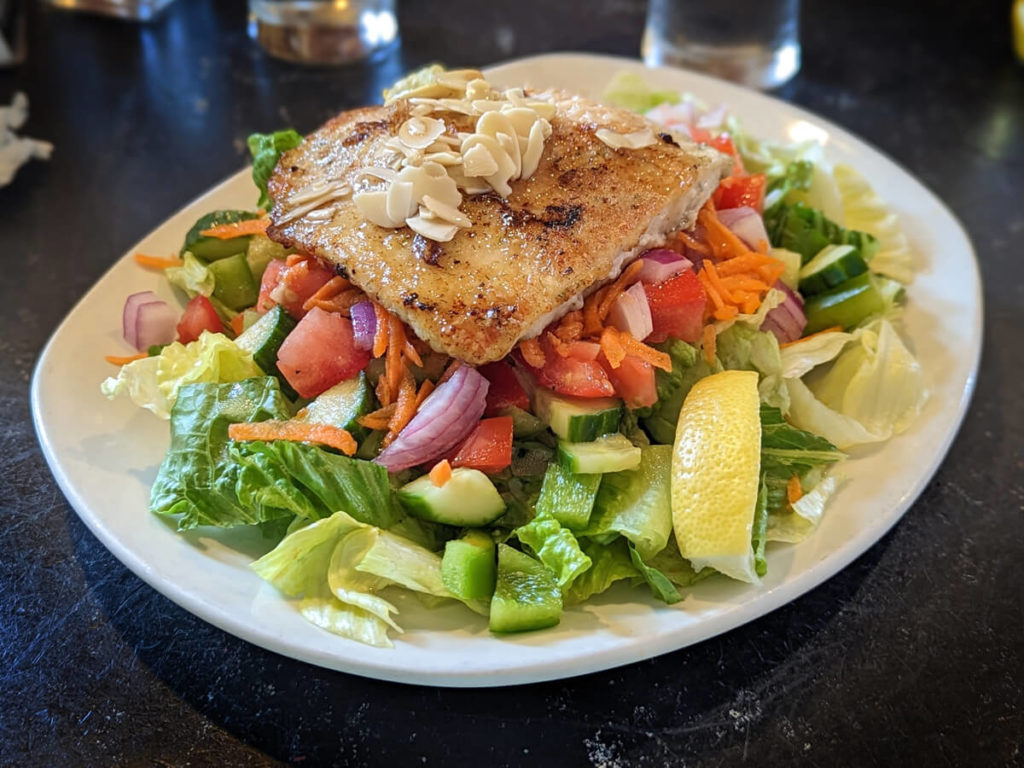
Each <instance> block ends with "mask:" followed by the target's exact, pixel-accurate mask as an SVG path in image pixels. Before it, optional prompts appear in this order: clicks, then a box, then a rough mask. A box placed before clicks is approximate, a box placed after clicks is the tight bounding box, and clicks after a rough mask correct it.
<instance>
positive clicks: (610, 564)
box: [565, 536, 640, 603]
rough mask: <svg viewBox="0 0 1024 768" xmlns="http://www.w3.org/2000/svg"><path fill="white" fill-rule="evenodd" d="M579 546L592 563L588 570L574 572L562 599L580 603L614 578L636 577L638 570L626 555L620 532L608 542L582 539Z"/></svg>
mask: <svg viewBox="0 0 1024 768" xmlns="http://www.w3.org/2000/svg"><path fill="white" fill-rule="evenodd" d="M580 547H581V548H582V550H583V553H584V554H585V555H586V556H587V557H589V558H590V561H591V563H592V564H591V566H590V568H589V569H588V570H586V571H584V572H583V573H581V574H580V575H579V576H577V577H576V580H575V581H574V582H573V583H572V586H571V587H569V590H568V591H567V592H566V593H565V602H566V603H582V602H583V601H584V600H587V599H589V598H590V597H592V596H593V595H597V594H600V593H601V592H604V591H605V590H606V589H608V588H609V587H610V586H611V585H612V584H614V583H615V582H616V581H620V580H621V579H636V578H639V577H640V572H639V571H638V570H637V569H636V566H634V565H633V561H632V559H631V558H630V556H629V548H628V547H627V546H626V539H624V538H622V537H621V536H617V537H616V538H615V539H613V540H612V541H611V542H609V543H608V544H601V543H599V542H596V541H594V540H593V539H583V540H582V541H581V542H580Z"/></svg>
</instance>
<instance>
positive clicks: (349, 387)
mask: <svg viewBox="0 0 1024 768" xmlns="http://www.w3.org/2000/svg"><path fill="white" fill-rule="evenodd" d="M373 405H374V397H373V389H372V388H371V387H370V382H369V381H368V380H367V378H366V374H365V373H363V372H362V371H360V372H359V375H358V376H353V377H352V378H351V379H347V380H345V381H342V382H340V383H338V384H335V385H334V386H333V387H331V388H330V389H328V390H327V391H326V392H323V393H322V394H320V395H317V397H316V399H315V400H313V402H311V403H310V404H309V405H307V406H306V407H305V409H303V411H302V415H301V416H298V417H297V419H298V420H299V421H305V422H308V423H311V424H329V425H330V426H332V427H341V428H342V429H345V430H348V432H349V433H350V434H351V435H352V437H354V438H355V439H356V441H357V442H360V441H362V439H363V438H364V437H366V434H367V432H368V430H367V429H366V427H364V426H363V425H362V424H360V423H359V417H360V416H365V415H366V414H367V413H369V412H370V411H372V410H373Z"/></svg>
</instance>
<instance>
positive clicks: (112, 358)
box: [103, 352, 149, 365]
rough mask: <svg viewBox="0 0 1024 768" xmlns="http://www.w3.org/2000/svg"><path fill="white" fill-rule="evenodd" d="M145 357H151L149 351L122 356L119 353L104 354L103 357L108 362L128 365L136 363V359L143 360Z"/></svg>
mask: <svg viewBox="0 0 1024 768" xmlns="http://www.w3.org/2000/svg"><path fill="white" fill-rule="evenodd" d="M144 357H149V353H147V352H139V354H137V355H128V356H127V357H120V356H118V355H104V356H103V359H104V360H106V361H107V362H108V363H113V364H114V365H128V363H134V362H135V361H136V360H141V359H142V358H144Z"/></svg>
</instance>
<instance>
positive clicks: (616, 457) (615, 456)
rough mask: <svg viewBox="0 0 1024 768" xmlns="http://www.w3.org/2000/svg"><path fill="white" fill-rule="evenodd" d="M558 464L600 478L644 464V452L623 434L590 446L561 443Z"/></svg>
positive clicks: (611, 435)
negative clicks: (642, 454) (642, 453)
mask: <svg viewBox="0 0 1024 768" xmlns="http://www.w3.org/2000/svg"><path fill="white" fill-rule="evenodd" d="M558 462H559V463H560V464H561V465H562V466H563V467H564V468H565V469H567V470H569V471H570V472H574V473H576V474H578V475H579V474H583V475H599V474H603V473H605V472H621V471H622V470H624V469H633V468H634V467H636V466H637V465H639V464H640V449H639V448H637V447H636V446H635V445H633V444H632V443H631V442H629V440H628V439H627V438H626V436H625V435H623V434H622V433H620V432H614V433H613V434H610V435H605V436H603V437H599V438H597V440H594V441H592V442H588V443H569V442H566V441H565V440H559V441H558Z"/></svg>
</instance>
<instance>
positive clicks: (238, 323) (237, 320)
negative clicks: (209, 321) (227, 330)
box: [231, 312, 245, 336]
mask: <svg viewBox="0 0 1024 768" xmlns="http://www.w3.org/2000/svg"><path fill="white" fill-rule="evenodd" d="M244 326H245V315H243V314H242V313H241V312H239V313H238V314H237V315H235V316H234V317H232V318H231V332H232V333H233V334H235V336H241V335H242V331H243V330H245V327H244Z"/></svg>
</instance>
